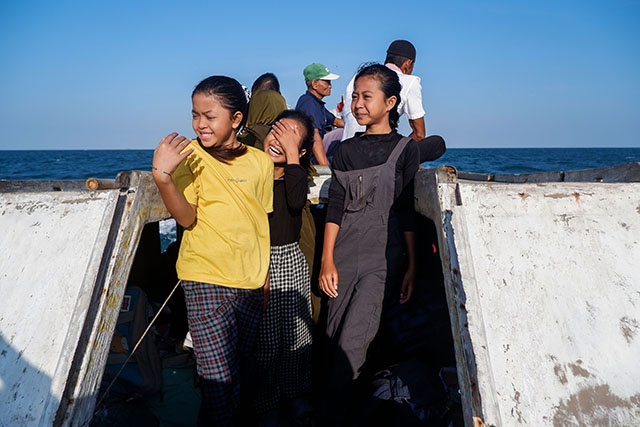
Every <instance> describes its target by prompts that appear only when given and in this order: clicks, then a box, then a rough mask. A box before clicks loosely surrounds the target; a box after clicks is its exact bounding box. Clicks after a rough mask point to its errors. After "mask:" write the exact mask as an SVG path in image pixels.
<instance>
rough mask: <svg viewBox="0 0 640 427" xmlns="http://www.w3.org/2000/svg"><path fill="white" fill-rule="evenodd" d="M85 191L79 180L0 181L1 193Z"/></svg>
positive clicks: (82, 183)
mask: <svg viewBox="0 0 640 427" xmlns="http://www.w3.org/2000/svg"><path fill="white" fill-rule="evenodd" d="M84 189H85V186H84V181H78V180H54V181H36V180H23V181H12V180H6V179H0V193H14V192H21V193H32V192H40V191H82V190H84Z"/></svg>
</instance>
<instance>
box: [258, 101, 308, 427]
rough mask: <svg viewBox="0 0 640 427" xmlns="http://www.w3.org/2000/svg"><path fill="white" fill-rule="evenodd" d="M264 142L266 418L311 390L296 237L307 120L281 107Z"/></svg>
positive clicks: (303, 195) (303, 278)
mask: <svg viewBox="0 0 640 427" xmlns="http://www.w3.org/2000/svg"><path fill="white" fill-rule="evenodd" d="M264 146H265V152H266V153H267V154H268V155H269V156H270V157H271V159H272V160H273V162H274V178H275V181H274V185H273V212H272V213H271V214H270V215H269V229H270V233H271V263H270V267H269V281H268V289H269V292H268V294H269V298H268V304H267V307H266V310H265V313H264V315H263V316H262V321H261V323H260V331H259V334H258V349H257V362H258V363H257V365H258V375H257V377H258V381H259V385H258V390H257V392H256V394H255V396H256V398H255V403H256V405H255V406H256V412H257V414H258V415H259V416H261V417H262V418H263V420H264V421H267V420H268V419H269V418H274V417H275V416H277V409H278V407H279V404H280V403H281V400H282V399H290V400H296V399H298V402H295V401H294V406H296V407H300V406H306V407H307V408H308V409H310V404H309V403H308V402H306V405H305V402H304V398H305V397H306V395H307V394H308V393H309V392H310V389H311V327H312V322H311V288H310V283H309V280H310V279H309V268H308V265H307V261H306V260H305V258H304V256H303V254H302V251H301V250H300V247H299V245H298V240H299V239H300V227H301V224H302V211H303V208H304V206H305V204H306V202H307V190H308V179H307V178H308V172H309V170H310V169H309V168H310V164H309V156H310V154H311V147H312V146H313V124H312V122H311V119H310V118H309V117H307V116H306V115H305V114H303V113H300V112H298V111H295V110H286V111H284V112H282V113H281V114H280V115H279V116H278V117H277V118H276V121H275V123H274V125H273V127H272V129H271V131H270V132H269V134H267V137H266V138H265V141H264ZM265 418H266V419H265ZM272 421H273V420H272Z"/></svg>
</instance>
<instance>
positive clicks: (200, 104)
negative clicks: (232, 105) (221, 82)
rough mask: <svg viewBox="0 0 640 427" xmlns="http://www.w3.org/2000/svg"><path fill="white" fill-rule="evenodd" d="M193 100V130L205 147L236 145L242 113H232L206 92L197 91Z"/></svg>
mask: <svg viewBox="0 0 640 427" xmlns="http://www.w3.org/2000/svg"><path fill="white" fill-rule="evenodd" d="M191 102H192V103H193V109H192V111H191V114H192V116H193V121H192V126H193V131H194V132H195V133H196V135H198V138H200V142H201V143H202V145H203V146H205V147H216V146H225V145H231V146H232V145H234V143H235V142H236V139H235V137H236V130H237V129H238V127H239V126H240V122H241V121H242V113H240V112H239V111H237V112H235V113H233V114H232V112H231V111H229V110H228V109H226V108H224V107H223V106H222V104H220V102H218V100H217V99H216V98H215V97H214V96H211V95H207V94H205V93H196V94H194V95H193V97H192V99H191Z"/></svg>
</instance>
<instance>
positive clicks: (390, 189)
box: [327, 137, 410, 403]
mask: <svg viewBox="0 0 640 427" xmlns="http://www.w3.org/2000/svg"><path fill="white" fill-rule="evenodd" d="M409 141H410V138H407V137H405V138H402V139H401V140H400V141H398V143H397V145H396V147H395V148H394V149H393V151H392V152H391V155H390V156H389V158H388V159H387V161H386V162H385V163H383V164H381V165H378V166H373V167H370V168H366V169H358V170H352V171H344V172H343V171H338V170H335V171H334V173H335V177H336V179H337V180H338V182H339V183H340V184H341V185H342V186H343V187H344V189H345V200H344V214H343V216H342V224H341V226H340V230H339V232H338V237H337V239H336V244H335V249H334V262H335V265H336V269H337V270H338V296H337V297H336V298H331V299H329V304H328V318H327V335H328V336H329V338H330V339H331V341H332V343H333V345H334V351H335V352H336V354H334V355H333V357H332V361H331V364H332V366H331V368H330V370H331V373H330V377H329V392H330V393H331V392H332V391H333V393H335V394H343V393H342V392H345V391H346V389H347V388H348V386H349V384H350V383H351V380H352V379H355V378H356V377H357V376H358V371H359V369H360V368H361V367H362V365H363V364H364V362H365V358H366V354H367V349H368V347H369V344H370V343H371V341H372V340H373V338H374V337H375V335H376V333H377V331H378V326H379V324H380V315H381V311H382V303H383V299H384V296H385V291H386V292H389V291H390V288H392V289H397V291H398V292H397V297H399V295H400V287H399V286H397V287H396V286H393V285H398V280H395V279H398V278H399V277H401V276H400V272H401V270H402V265H403V263H404V260H403V254H404V246H405V245H404V239H403V236H402V232H401V228H400V224H399V221H398V219H397V217H396V215H393V214H391V215H390V210H391V206H392V205H393V202H394V193H395V175H396V163H397V161H398V157H400V154H401V153H402V151H403V150H404V148H405V147H406V145H407V143H408V142H409ZM332 397H333V398H334V399H335V398H338V396H336V395H334V396H332ZM332 400H333V399H332ZM343 403H344V402H343Z"/></svg>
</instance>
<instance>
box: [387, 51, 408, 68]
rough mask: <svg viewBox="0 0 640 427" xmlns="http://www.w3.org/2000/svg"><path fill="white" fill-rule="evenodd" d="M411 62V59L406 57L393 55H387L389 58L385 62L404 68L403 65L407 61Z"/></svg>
mask: <svg viewBox="0 0 640 427" xmlns="http://www.w3.org/2000/svg"><path fill="white" fill-rule="evenodd" d="M407 59H408V60H411V58H407V57H406V56H401V55H394V54H393V53H387V57H386V58H385V60H384V63H385V64H393V65H395V66H396V67H402V64H404V62H405V61H406V60H407Z"/></svg>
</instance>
